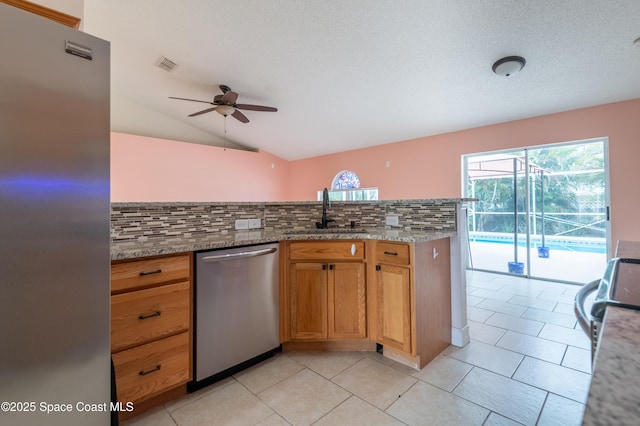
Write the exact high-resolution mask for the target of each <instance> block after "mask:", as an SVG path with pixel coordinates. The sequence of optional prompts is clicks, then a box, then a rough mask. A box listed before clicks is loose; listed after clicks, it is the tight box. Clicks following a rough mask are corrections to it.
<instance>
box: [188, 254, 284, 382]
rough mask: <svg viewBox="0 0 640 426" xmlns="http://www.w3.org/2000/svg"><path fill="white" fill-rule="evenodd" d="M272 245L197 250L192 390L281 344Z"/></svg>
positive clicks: (268, 352) (259, 358)
mask: <svg viewBox="0 0 640 426" xmlns="http://www.w3.org/2000/svg"><path fill="white" fill-rule="evenodd" d="M278 247H279V245H278V244H277V243H272V244H263V245H256V246H245V247H235V248H232V249H224V250H213V251H207V252H200V253H196V271H195V275H196V282H195V351H194V352H195V356H194V381H193V382H191V383H190V384H189V390H190V391H194V390H196V389H199V388H201V387H203V386H206V385H208V384H210V383H213V382H215V381H217V380H220V379H222V378H224V377H227V376H229V375H231V374H234V373H236V372H238V371H240V370H242V369H244V368H247V367H249V366H250V365H253V364H255V363H257V362H259V361H261V360H263V359H266V358H268V357H269V356H273V354H274V353H275V352H276V351H277V350H278V349H279V348H280V322H279V321H280V316H279V315H280V314H279V291H278V286H279V284H278V283H279V273H278V265H279V262H278Z"/></svg>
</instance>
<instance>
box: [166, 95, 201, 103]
mask: <svg viewBox="0 0 640 426" xmlns="http://www.w3.org/2000/svg"><path fill="white" fill-rule="evenodd" d="M169 99H179V100H181V101H191V102H202V103H205V104H210V103H211V102H210V101H200V100H198V99H187V98H176V97H174V96H169Z"/></svg>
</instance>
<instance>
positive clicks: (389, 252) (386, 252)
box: [384, 251, 398, 256]
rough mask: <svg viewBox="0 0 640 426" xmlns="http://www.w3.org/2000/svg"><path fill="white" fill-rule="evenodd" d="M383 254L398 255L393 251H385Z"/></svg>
mask: <svg viewBox="0 0 640 426" xmlns="http://www.w3.org/2000/svg"><path fill="white" fill-rule="evenodd" d="M384 254H388V255H389V256H397V255H398V253H396V252H395V251H385V252H384Z"/></svg>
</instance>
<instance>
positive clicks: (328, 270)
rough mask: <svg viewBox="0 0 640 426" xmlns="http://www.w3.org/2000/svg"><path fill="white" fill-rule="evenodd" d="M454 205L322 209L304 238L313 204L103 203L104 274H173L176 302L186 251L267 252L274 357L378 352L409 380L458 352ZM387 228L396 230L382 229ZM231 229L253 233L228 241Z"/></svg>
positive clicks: (460, 204) (460, 288)
mask: <svg viewBox="0 0 640 426" xmlns="http://www.w3.org/2000/svg"><path fill="white" fill-rule="evenodd" d="M465 202H466V200H461V199H446V200H441V199H439V200H400V201H377V202H351V203H349V202H346V203H342V202H334V203H332V205H331V210H330V215H331V217H332V218H333V219H334V220H335V222H332V223H331V225H332V227H330V228H329V229H316V227H315V222H316V220H317V219H318V218H319V217H320V215H321V205H320V203H318V202H294V203H171V204H162V203H134V204H113V205H112V248H111V257H112V261H113V265H114V266H113V267H116V268H118V267H120V268H124V269H126V270H132V269H134V270H136V271H137V269H136V268H135V267H132V266H131V265H136V264H140V262H145V261H147V262H151V263H148V265H146V266H147V269H149V270H151V269H153V271H152V272H155V271H157V270H160V269H162V270H163V273H164V272H169V273H176V274H178V275H179V277H177V279H178V281H180V280H182V281H184V285H183V286H182V287H180V288H178V283H175V284H174V283H173V281H171V280H170V281H169V283H170V284H172V285H175V286H177V287H176V289H175V291H182V292H185V291H187V292H188V291H189V290H188V289H189V288H192V286H190V285H189V283H190V282H192V278H189V276H188V274H187V275H185V274H186V273H187V272H189V268H192V267H193V262H192V258H193V253H194V252H198V251H202V250H212V249H220V248H230V247H239V246H249V245H257V244H265V243H273V242H278V243H280V259H281V260H280V312H281V317H280V318H281V325H280V327H281V328H280V330H281V343H282V345H283V350H345V349H347V350H353V349H359V350H376V343H378V344H382V348H383V351H384V352H383V353H384V355H386V356H390V357H392V358H394V359H396V360H398V361H401V362H404V363H406V364H408V365H410V366H413V367H415V368H418V369H419V368H422V367H424V365H426V363H428V362H429V361H430V360H431V359H433V358H434V357H435V356H436V355H437V354H438V353H440V352H441V351H442V350H443V349H444V348H446V347H447V346H448V345H449V344H454V345H458V346H464V345H465V344H466V343H467V342H468V341H469V336H468V329H467V323H466V309H465V307H466V295H465V291H466V290H465V282H464V270H463V265H462V262H461V259H462V258H463V255H462V247H463V245H462V244H460V241H461V236H460V233H459V232H458V230H459V229H460V230H462V231H463V232H464V230H465V229H466V227H465V224H464V221H463V220H462V218H464V217H466V215H465V214H464V213H462V209H463V208H465ZM388 217H391V218H392V220H391V222H392V223H397V224H398V225H397V226H396V225H394V226H389V225H386V223H387V218H388ZM237 220H241V221H244V220H246V221H249V222H250V223H252V224H254V225H255V224H259V225H260V226H259V227H257V228H254V229H242V230H236V229H235V228H236V227H237V223H236V221H237ZM184 259H187V262H189V263H190V265H188V266H184V264H183V261H184ZM157 261H164V262H167V263H166V264H165V265H166V268H160V267H158V266H155V263H154V264H153V265H152V263H153V262H157ZM123 265H124V266H123ZM176 265H177V266H176ZM180 265H182V266H180ZM316 265H317V266H316ZM172 271H175V272H172ZM296 271H303V272H301V273H298V272H296ZM309 271H313V272H311V273H309ZM142 273H145V274H147V273H148V271H146V269H145V270H144V271H142ZM142 273H141V274H140V275H142ZM136 274H137V272H136ZM154 275H155V279H156V280H158V279H160V277H159V275H162V274H160V273H158V274H152V275H150V277H153V276H154ZM192 276H193V275H191V277H192ZM136 279H138V278H136ZM145 279H154V278H147V276H146V275H145ZM301 279H302V280H303V281H305V282H311V283H312V286H315V287H314V288H315V290H311V292H310V293H306V294H305V295H302V296H301V293H300V291H308V290H306V289H305V290H300V288H299V287H296V286H297V285H298V284H299V283H300V281H299V280H301ZM309 280H311V281H309ZM345 282H348V283H349V286H351V284H352V283H359V284H358V289H359V290H357V291H355V292H353V291H352V290H350V289H348V288H347V287H345V286H343V285H342V283H345ZM160 284H162V285H165V284H164V283H160ZM154 285H155V284H154ZM165 287H167V288H168V286H166V285H165ZM195 287H196V288H197V283H196V284H195ZM327 291H329V294H330V295H333V296H334V297H337V299H336V300H339V301H340V303H339V304H340V306H337V305H334V304H333V303H329V302H328V301H327V300H328V299H327V293H326V292H327ZM335 292H342V293H335ZM196 293H197V291H196ZM176 294H177V293H176ZM184 294H186V293H184ZM336 294H337V296H336ZM112 297H113V296H112ZM196 297H197V296H196ZM300 297H302V298H300ZM301 303H302V305H301ZM305 303H306V305H304V304H305ZM309 303H310V305H309ZM301 308H302V309H301ZM158 311H159V310H158ZM308 312H314V314H313V315H310V314H308ZM316 313H317V315H316ZM336 319H337V320H336ZM427 325H429V327H427ZM305 327H306V328H305ZM186 331H187V329H185V328H184V327H182V328H180V330H179V332H181V333H184V332H186ZM185 336H187V335H185ZM116 370H118V368H117V367H116ZM116 372H117V371H116ZM184 381H185V380H184V376H183V382H184Z"/></svg>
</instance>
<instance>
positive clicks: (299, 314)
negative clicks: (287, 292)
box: [290, 262, 327, 340]
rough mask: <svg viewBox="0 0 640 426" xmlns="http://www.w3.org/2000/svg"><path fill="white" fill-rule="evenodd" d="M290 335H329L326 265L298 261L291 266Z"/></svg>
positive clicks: (318, 337) (297, 337) (306, 337)
mask: <svg viewBox="0 0 640 426" xmlns="http://www.w3.org/2000/svg"><path fill="white" fill-rule="evenodd" d="M290 289H291V302H290V309H291V338H292V339H293V340H305V339H307V340H309V339H326V338H327V265H326V264H323V263H310V262H297V263H292V264H291V268H290Z"/></svg>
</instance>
